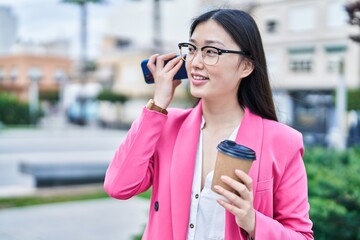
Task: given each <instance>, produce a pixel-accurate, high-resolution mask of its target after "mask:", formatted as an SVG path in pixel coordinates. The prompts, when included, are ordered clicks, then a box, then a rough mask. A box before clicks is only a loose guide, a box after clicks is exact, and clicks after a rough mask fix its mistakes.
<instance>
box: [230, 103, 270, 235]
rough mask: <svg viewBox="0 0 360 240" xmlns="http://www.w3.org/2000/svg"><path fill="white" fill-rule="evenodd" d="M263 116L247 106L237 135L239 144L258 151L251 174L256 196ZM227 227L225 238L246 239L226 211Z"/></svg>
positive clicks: (233, 218)
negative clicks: (251, 110)
mask: <svg viewBox="0 0 360 240" xmlns="http://www.w3.org/2000/svg"><path fill="white" fill-rule="evenodd" d="M262 121H263V120H262V118H261V117H259V116H257V115H255V114H253V113H251V112H250V110H249V109H248V108H245V113H244V117H243V119H242V121H241V125H240V128H239V131H238V134H237V136H236V140H235V141H236V142H237V143H238V144H241V145H244V146H247V147H249V148H251V149H253V150H254V151H255V153H256V160H255V161H254V163H253V164H252V166H251V168H250V171H249V176H250V177H251V178H252V180H253V195H254V196H255V192H256V188H257V181H258V176H259V166H260V161H261V148H262V142H263V138H262V136H263V122H262ZM225 226H226V229H225V239H227V240H235V239H245V238H244V232H245V231H243V230H242V229H240V228H239V226H238V225H237V224H236V222H235V217H234V215H232V214H231V213H230V212H227V213H226V225H225Z"/></svg>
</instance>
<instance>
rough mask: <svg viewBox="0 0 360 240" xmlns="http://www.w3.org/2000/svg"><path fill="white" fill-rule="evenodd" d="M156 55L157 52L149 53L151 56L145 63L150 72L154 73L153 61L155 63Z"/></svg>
mask: <svg viewBox="0 0 360 240" xmlns="http://www.w3.org/2000/svg"><path fill="white" fill-rule="evenodd" d="M158 56H159V54H154V55H151V57H150V58H149V61H148V63H147V64H146V66H147V67H148V69H149V70H150V72H151V74H154V72H155V63H156V59H157V57H158Z"/></svg>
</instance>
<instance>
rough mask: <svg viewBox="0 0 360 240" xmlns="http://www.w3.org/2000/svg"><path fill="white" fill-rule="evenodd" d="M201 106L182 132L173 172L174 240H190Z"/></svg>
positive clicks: (191, 115)
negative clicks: (188, 227)
mask: <svg viewBox="0 0 360 240" xmlns="http://www.w3.org/2000/svg"><path fill="white" fill-rule="evenodd" d="M201 115H202V108H201V102H199V104H198V105H197V106H196V107H195V108H194V109H193V110H192V112H191V113H190V114H189V116H188V117H187V118H186V119H185V121H184V123H183V125H182V126H181V128H180V129H179V133H178V136H177V138H176V143H175V147H174V151H173V156H172V157H173V160H172V163H171V169H170V174H171V175H170V184H171V187H170V194H171V206H172V207H171V209H172V212H171V215H172V216H171V217H172V223H173V239H174V240H175V239H181V240H182V239H186V234H187V223H188V220H189V214H190V212H189V209H190V201H191V199H190V196H191V189H192V181H193V176H194V167H195V158H196V150H197V146H198V141H199V136H200V124H201Z"/></svg>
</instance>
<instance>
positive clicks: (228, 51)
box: [178, 42, 252, 64]
mask: <svg viewBox="0 0 360 240" xmlns="http://www.w3.org/2000/svg"><path fill="white" fill-rule="evenodd" d="M189 45H190V46H192V47H194V49H195V51H196V50H197V47H196V46H195V45H194V44H191V43H187V42H182V43H179V44H178V47H179V50H180V51H181V47H183V46H184V47H185V46H186V47H187V46H189ZM205 48H213V49H216V51H217V52H218V55H222V54H223V53H234V54H240V55H243V56H245V57H248V58H250V59H252V56H251V54H250V53H249V52H247V51H242V50H241V51H235V50H226V49H221V48H217V47H214V46H203V47H201V48H200V51H201V52H202V51H203V50H204V49H205ZM183 60H184V61H186V59H183ZM191 61H192V60H191ZM216 63H217V62H216ZM216 63H215V64H216Z"/></svg>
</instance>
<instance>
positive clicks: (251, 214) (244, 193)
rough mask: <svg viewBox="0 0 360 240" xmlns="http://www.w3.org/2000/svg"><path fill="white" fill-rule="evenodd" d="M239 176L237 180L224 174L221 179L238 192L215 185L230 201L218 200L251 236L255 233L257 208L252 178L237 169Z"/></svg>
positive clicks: (236, 172) (219, 192) (218, 191)
mask: <svg viewBox="0 0 360 240" xmlns="http://www.w3.org/2000/svg"><path fill="white" fill-rule="evenodd" d="M235 174H236V175H237V176H238V177H239V179H240V181H241V182H239V181H237V180H235V179H233V178H230V177H228V176H222V177H221V180H222V181H223V182H224V183H226V184H227V185H229V186H230V187H231V188H233V189H234V190H235V191H236V192H237V193H238V194H239V196H238V195H236V194H235V193H232V192H230V191H228V190H226V189H224V188H222V187H221V186H219V185H216V186H214V189H215V190H216V191H217V193H218V194H220V195H222V196H224V197H225V198H226V199H227V200H228V201H229V202H226V201H224V200H222V199H218V200H217V202H218V203H219V204H220V205H221V206H223V207H224V208H225V209H226V210H228V211H229V212H231V213H232V214H234V216H235V219H236V223H237V225H238V226H239V227H241V228H242V229H244V230H245V231H246V232H247V233H248V234H249V235H250V236H251V237H254V235H255V209H254V206H253V201H254V197H253V192H252V179H251V177H250V176H249V175H247V174H246V173H245V172H243V171H241V170H235Z"/></svg>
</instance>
